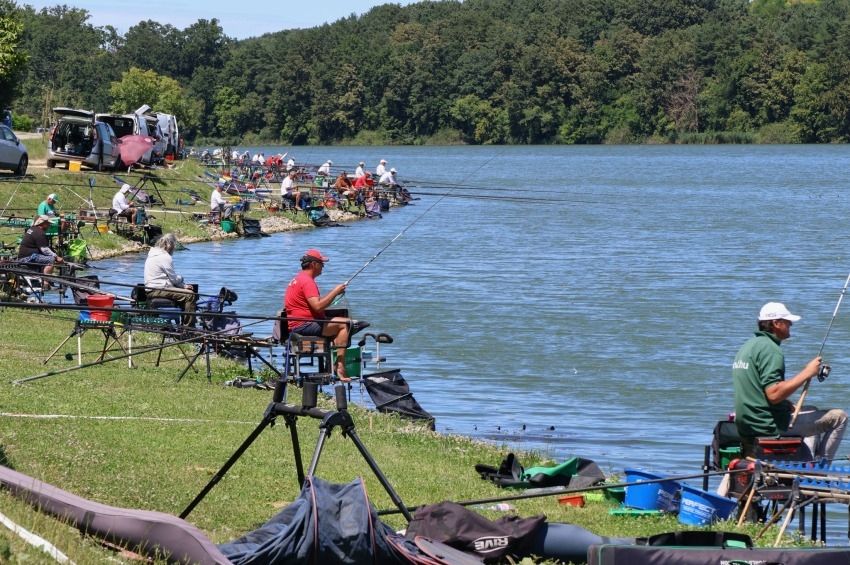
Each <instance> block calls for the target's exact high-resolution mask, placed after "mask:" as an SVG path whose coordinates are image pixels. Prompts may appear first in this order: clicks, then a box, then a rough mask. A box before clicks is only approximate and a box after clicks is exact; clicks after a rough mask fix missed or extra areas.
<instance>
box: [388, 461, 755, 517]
mask: <svg viewBox="0 0 850 565" xmlns="http://www.w3.org/2000/svg"><path fill="white" fill-rule="evenodd" d="M745 472H752V471H750V470H749V469H730V470H728V471H712V472H710V473H699V474H695V475H680V476H677V477H664V478H661V479H647V480H645V481H633V482H627V483H617V484H605V485H596V486H590V487H577V488H571V489H563V490H549V489H545V492H530V493H525V494H514V495H508V496H497V497H494V498H479V499H477V500H463V501H459V502H455V504H459V505H461V506H475V505H478V504H490V503H493V502H507V501H510V500H525V499H528V498H541V497H544V496H555V495H558V496H560V495H564V494H573V493H579V492H591V491H596V490H604V489H609V488H624V487H634V486H640V485H651V484H653V483H662V482H665V481H686V480H688V479H702V478H703V477H715V476H721V475H734V474H737V473H745ZM425 506H428V505H427V504H420V505H419V506H408V507H407V508H408V510H411V511H416V510H419V509H420V508H423V507H425ZM400 512H401V511H400V510H398V509H390V510H379V511H378V516H387V515H389V514H399V513H400Z"/></svg>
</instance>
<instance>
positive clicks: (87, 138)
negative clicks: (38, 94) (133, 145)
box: [47, 108, 121, 171]
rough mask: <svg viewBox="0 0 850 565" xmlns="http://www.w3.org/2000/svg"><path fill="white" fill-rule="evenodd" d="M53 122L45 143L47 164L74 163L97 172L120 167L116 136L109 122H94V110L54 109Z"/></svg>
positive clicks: (119, 152)
mask: <svg viewBox="0 0 850 565" xmlns="http://www.w3.org/2000/svg"><path fill="white" fill-rule="evenodd" d="M53 115H54V125H53V127H52V128H51V130H50V138H49V140H48V142H47V167H48V168H53V167H55V166H56V165H57V164H58V163H71V162H77V163H80V164H81V165H85V166H87V167H91V168H93V169H96V170H98V171H103V170H113V169H115V168H117V167H119V166H120V163H121V159H120V156H121V151H120V147H119V141H118V138H117V137H115V132H114V131H112V128H111V127H110V126H109V124H106V123H103V122H100V121H95V116H94V112H91V111H89V110H76V109H73V108H54V109H53Z"/></svg>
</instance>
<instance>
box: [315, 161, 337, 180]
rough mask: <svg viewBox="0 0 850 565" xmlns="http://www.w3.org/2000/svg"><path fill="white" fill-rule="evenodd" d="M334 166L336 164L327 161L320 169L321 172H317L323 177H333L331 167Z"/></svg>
mask: <svg viewBox="0 0 850 565" xmlns="http://www.w3.org/2000/svg"><path fill="white" fill-rule="evenodd" d="M333 164H334V162H333V161H331V160H330V159H328V160H327V161H325V162H324V163H322V166H321V167H319V170H318V171H317V172H318V173H319V174H320V175H321V176H323V177H329V176H330V175H331V165H333Z"/></svg>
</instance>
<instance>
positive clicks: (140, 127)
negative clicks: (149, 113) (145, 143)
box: [95, 114, 154, 165]
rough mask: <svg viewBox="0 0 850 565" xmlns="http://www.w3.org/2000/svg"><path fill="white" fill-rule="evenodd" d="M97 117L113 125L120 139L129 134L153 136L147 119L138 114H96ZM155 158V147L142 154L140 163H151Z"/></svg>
mask: <svg viewBox="0 0 850 565" xmlns="http://www.w3.org/2000/svg"><path fill="white" fill-rule="evenodd" d="M95 118H97V120H98V121H101V122H105V123H107V124H109V125H110V126H112V129H113V130H114V131H115V135H116V136H117V137H118V139H121V138H122V137H124V136H127V135H144V136H148V137H151V138H153V137H152V136H151V135H150V131H148V123H147V121H146V120H145V119H144V118H143V117H142V116H139V115H138V114H96V115H95ZM153 159H154V157H153V148H151V150H150V151H147V152H146V153H145V154H144V155H142V157H141V159H139V163H141V164H143V165H150V164H152V163H153Z"/></svg>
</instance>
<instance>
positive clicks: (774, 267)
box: [102, 146, 850, 539]
mask: <svg viewBox="0 0 850 565" xmlns="http://www.w3.org/2000/svg"><path fill="white" fill-rule="evenodd" d="M264 151H265V153H266V155H270V154H272V153H277V152H278V151H279V149H278V148H264ZM293 153H294V154H295V158H296V160H298V161H299V162H302V161H306V162H316V163H320V162H322V161H324V160H325V159H327V158H330V159H332V160H333V161H334V164H335V165H338V166H339V165H342V166H346V165H347V164H350V169H349V172H351V171H353V169H354V166H355V164H356V163H357V162H358V161H360V160H361V159H362V160H364V161H366V162H367V165H368V166H370V167H374V166H375V165H376V164H377V162H378V160H379V159H380V158H386V159H387V160H388V161H389V165H390V166H394V167H396V168H397V169H398V170H399V172H400V177H401V179H402V180H406V179H407V180H415V181H417V182H416V184H417V185H418V187H419V190H420V191H421V192H428V193H445V192H447V189H445V188H440V187H447V186H457V185H464V187H463V188H454V189H452V190H451V192H450V194H451V196H448V197H440V196H437V195H433V194H432V195H422V196H421V200H419V201H416V202H415V203H414V204H412V205H410V206H407V207H405V208H400V209H394V210H393V211H391V212H390V213H388V214H386V215H385V216H384V219H382V220H378V221H361V222H355V223H352V224H349V225H348V226H347V227H343V228H326V229H316V230H304V231H301V232H298V233H287V234H276V235H274V236H273V237H269V238H263V239H261V240H239V241H228V242H223V243H205V244H196V245H192V246H191V248H190V250H189V251H187V252H181V253H178V254H177V255H176V257H175V260H176V265H177V268H178V270H179V271H181V272H182V273H184V274H185V275H186V276H187V278H188V279H190V280H193V281H197V282H199V283H201V286H202V292H203V291H204V290H206V291H208V292H213V293H214V292H215V291H216V290H217V289H218V288H219V287H220V286H221V285H227V286H228V287H231V288H233V289H235V290H237V292H238V293H239V300H238V302H237V303H236V304H235V305H234V306H235V307H237V308H238V311H239V312H241V313H245V314H249V313H250V314H272V313H273V312H274V311H275V309H277V308H278V307H279V305H280V303H281V297H282V292H283V287H284V284H285V283H286V282H288V280H289V279H290V278H291V276H292V275H293V274H294V273H295V272H296V271H297V270H298V268H299V266H298V258H299V257H300V256H301V254H302V253H303V251H304V250H305V249H307V248H310V247H318V248H319V249H321V250H322V251H323V252H325V253H326V254H328V255H330V257H331V262H330V264H329V265H328V267H327V268H326V269H325V272H324V274H323V275H322V277H321V278H320V279H319V281H318V282H319V286H320V288H323V289H325V290H327V289H329V288H331V287H332V286H333V285H335V284H337V283H338V282H341V281H343V280H345V279H347V278H348V277H350V276H351V275H352V274H353V273H355V272H356V271H357V270H358V269H359V268H360V267H362V266H363V265H364V264H365V263H366V262H367V261H369V260H370V259H371V258H373V257H374V256H375V254H376V253H378V252H379V251H381V250H382V249H383V248H384V247H385V246H386V245H387V244H388V243H389V242H390V240H391V239H392V238H393V237H395V236H396V235H398V234H399V233H401V232H402V231H404V233H403V235H402V236H401V237H399V238H398V239H397V240H396V241H395V242H394V243H392V245H390V246H389V247H387V248H386V250H384V251H383V253H381V254H380V255H379V256H378V257H377V259H375V260H374V261H373V262H372V263H371V264H370V265H369V266H368V267H367V268H366V270H364V271H363V272H362V273H361V274H360V275H359V276H357V277H356V278H355V279H354V280H353V281H352V283H351V285H350V287H349V291H348V293H347V298H348V301H349V305H350V307H351V309H352V314H353V316H354V317H356V318H359V319H365V320H369V321H371V322H372V325H373V328H370V330H372V329H374V330H376V331H384V332H387V333H389V334H391V335H392V336H393V337H394V338H395V343H394V344H393V345H391V346H387V347H386V348H383V349H382V354H383V353H385V354H386V355H387V356H388V357H389V358H390V363H389V366H400V367H402V368H403V373H404V375H405V377H406V378H407V379H408V381H409V382H410V384H411V388H412V389H413V391H414V393H415V395H416V398H417V399H418V400H419V402H420V403H421V404H422V405H423V407H424V408H426V409H427V410H428V411H430V412H431V413H432V414H434V415H435V416H436V418H437V429H438V430H439V431H447V432H453V433H463V434H469V435H476V436H480V437H487V438H497V439H498V440H500V441H506V442H508V443H509V445H510V446H511V447H519V448H531V449H538V450H541V451H543V452H545V453H547V454H549V455H550V456H551V457H553V458H565V457H568V456H572V455H581V456H583V457H587V458H590V459H594V460H595V461H597V462H599V463H600V464H601V465H602V466H603V468H604V469H605V470H606V471H609V472H622V470H623V468H625V467H630V466H640V467H644V468H648V469H651V470H654V471H657V472H661V473H669V474H688V473H696V472H699V468H700V464H701V461H702V456H703V446H704V445H705V444H707V443H709V442H710V441H711V430H712V428H713V426H714V424H715V422H716V421H717V420H719V419H724V418H726V416H727V415H728V413H729V412H730V410H731V409H732V386H731V382H730V374H731V367H730V366H731V361H732V357H733V356H734V354H735V352H736V350H737V348H738V347H739V346H740V345H741V344H742V343H743V342H744V341H745V340H746V339H748V338H749V336H750V335H751V334H752V331H753V330H754V329H755V318H756V315H757V313H758V310H759V308H760V307H761V305H762V304H763V303H764V302H767V301H771V300H778V301H783V302H785V303H786V304H787V305H788V306H789V308H790V309H791V311H792V312H795V313H800V314H801V315H802V316H803V320H802V321H801V322H799V323H796V324H795V325H794V328H793V338H792V339H791V340H789V341H787V342H786V343H785V344H784V345H783V347H784V349H785V351H786V361H787V365H788V373H789V375H793V374H795V373H796V372H797V371H798V370H799V369H800V368H801V367H802V366H803V364H804V363H805V362H806V361H807V360H809V359H810V358H811V357H813V356H814V355H815V354H816V353H817V351H818V348H819V347H820V344H821V341H822V340H823V338H824V335H825V333H826V328H827V325H828V322H829V319H830V317H831V315H832V312H833V310H834V308H835V304H836V302H837V300H838V298H839V296H840V291H841V288H842V286H843V284H844V281H845V279H846V278H847V276H848V271H850V259H848V250H847V246H848V236H847V223H848V222H847V218H848V216H850V203H848V198H850V195H848V191H847V188H846V184H847V183H846V175H847V173H848V171H850V149H849V148H848V147H847V146H818V147H815V146H758V147H754V146H728V147H726V146H724V147H689V146H675V147H669V146H640V147H507V148H501V147H462V148H456V147H452V148H432V147H429V148H409V147H392V148H336V147H334V148H295V149H294V150H293ZM410 184H414V183H413V182H411V183H410ZM412 190H413V191H414V192H415V191H416V188H412ZM458 195H484V196H500V197H509V198H511V199H498V200H497V199H484V198H479V199H476V198H457V197H456V196H458ZM405 230H406V231H405ZM143 260H144V257H143V256H138V257H122V258H119V259H115V260H110V261H105V262H103V263H104V265H102V266H110V267H114V268H116V269H118V270H119V271H121V272H122V273H125V274H122V277H134V278H133V280H141V278H142V276H141V273H142V263H143ZM255 333H258V334H262V333H263V331H262V330H256V331H255ZM848 346H850V304H844V305H843V310H842V311H841V312H839V316H838V319H837V320H836V323H835V325H834V326H833V328H832V331H831V333H830V336H829V340H828V342H827V344H826V347H825V349H824V356H825V358H826V359H827V361H828V362H830V363H831V364H832V367H833V371H832V375H831V376H830V378H829V380H828V381H827V382H825V383H817V382H815V383H813V385H812V388H811V390H810V393H809V397H808V398H809V400H810V401H811V402H812V403H814V404H819V405H822V406H838V407H842V408H845V409H850V401H848V400H850V394H848V393H850V356H849V355H848ZM258 416H259V414H258ZM845 443H846V445H845V446H843V448H842V451H841V454H842V455H846V454H847V453H848V449H847V447H848V446H850V438H848V441H847V442H845ZM490 463H491V464H497V463H498V462H497V461H493V462H490ZM833 539H834V537H833Z"/></svg>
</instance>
